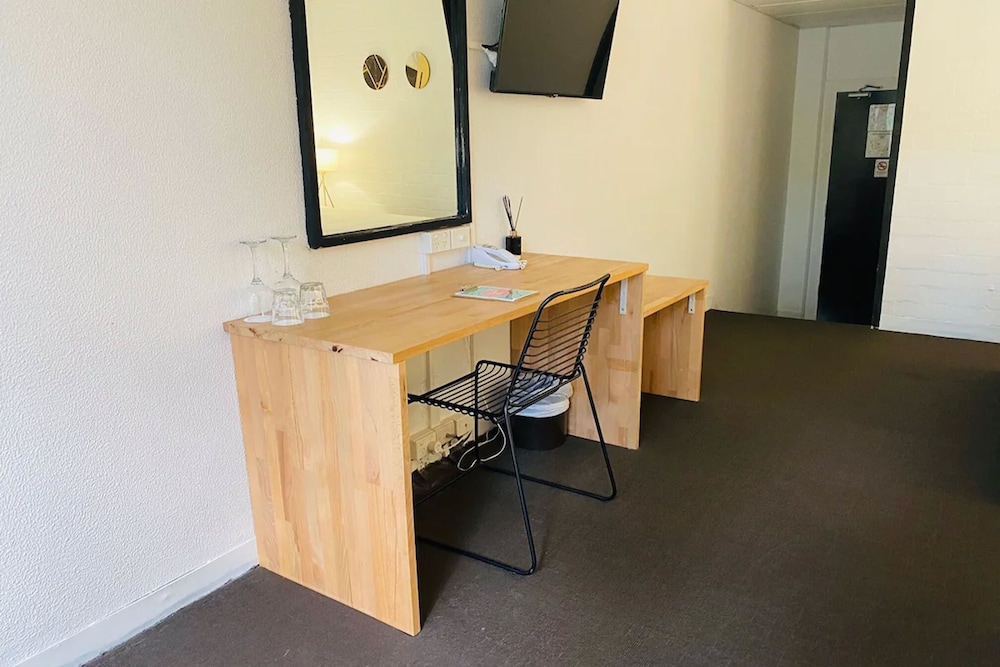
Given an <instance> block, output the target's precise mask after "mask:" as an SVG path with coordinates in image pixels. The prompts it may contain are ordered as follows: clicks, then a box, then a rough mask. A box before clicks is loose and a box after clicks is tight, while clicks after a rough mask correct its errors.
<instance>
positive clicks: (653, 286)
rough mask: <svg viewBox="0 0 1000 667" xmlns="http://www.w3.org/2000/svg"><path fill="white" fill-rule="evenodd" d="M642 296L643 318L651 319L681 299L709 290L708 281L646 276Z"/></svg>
mask: <svg viewBox="0 0 1000 667" xmlns="http://www.w3.org/2000/svg"><path fill="white" fill-rule="evenodd" d="M644 285H645V287H644V289H643V294H642V316H643V317H649V316H650V315H652V314H653V313H656V312H658V311H661V310H663V309H664V308H665V307H667V306H670V305H672V304H675V303H677V302H678V301H680V300H681V299H686V298H687V297H689V296H691V295H693V294H697V293H698V292H700V291H702V290H704V289H707V288H708V281H707V280H698V279H695V278H668V277H665V276H651V275H648V274H647V275H646V278H645V282H644Z"/></svg>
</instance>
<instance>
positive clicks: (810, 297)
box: [803, 77, 899, 320]
mask: <svg viewBox="0 0 1000 667" xmlns="http://www.w3.org/2000/svg"><path fill="white" fill-rule="evenodd" d="M897 84H898V81H897V80H895V79H876V78H871V77H868V78H865V79H833V80H830V81H827V82H826V85H825V86H824V87H823V103H822V114H821V117H820V139H819V150H818V153H817V162H816V185H815V190H814V191H813V192H814V194H813V209H812V217H811V219H810V222H809V255H808V257H807V258H806V289H805V294H804V295H803V296H804V299H805V300H804V303H803V317H804V318H805V319H807V320H815V319H816V315H817V311H818V310H819V280H820V276H821V274H822V270H823V239H824V237H825V235H826V207H827V204H828V203H829V195H830V167H831V164H830V160H831V158H832V157H833V126H834V123H835V122H836V117H837V96H838V95H839V94H840V93H855V92H857V91H858V90H859V89H860V88H861V87H862V86H866V85H873V86H882V87H883V88H885V89H889V90H897V91H898V87H897ZM896 97H897V100H898V99H899V93H898V92H897V93H896ZM897 108H898V107H897ZM883 222H884V221H883ZM880 258H881V255H880ZM880 261H881V260H880ZM880 298H881V297H880V295H879V292H878V283H877V281H876V293H875V299H876V301H877V300H879V299H880Z"/></svg>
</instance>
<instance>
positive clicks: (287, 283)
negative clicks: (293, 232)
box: [271, 236, 302, 290]
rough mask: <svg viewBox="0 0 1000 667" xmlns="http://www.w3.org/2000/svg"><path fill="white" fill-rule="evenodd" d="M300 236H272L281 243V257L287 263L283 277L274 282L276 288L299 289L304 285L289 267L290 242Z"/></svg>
mask: <svg viewBox="0 0 1000 667" xmlns="http://www.w3.org/2000/svg"><path fill="white" fill-rule="evenodd" d="M296 238H298V237H297V236H272V237H271V240H272V241H277V242H278V243H280V244H281V257H282V260H283V261H284V264H285V273H284V274H283V275H282V276H281V279H280V280H278V282H276V283H275V284H274V288H275V289H294V290H297V289H299V287H300V286H301V285H302V283H301V282H299V281H298V280H297V279H296V278H295V276H293V275H292V271H291V269H289V268H288V242H289V241H291V240H292V239H296Z"/></svg>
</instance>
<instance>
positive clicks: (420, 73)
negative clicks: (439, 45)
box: [406, 51, 431, 90]
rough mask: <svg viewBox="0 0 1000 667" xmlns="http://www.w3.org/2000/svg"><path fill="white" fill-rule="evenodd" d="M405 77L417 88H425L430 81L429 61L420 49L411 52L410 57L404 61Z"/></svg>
mask: <svg viewBox="0 0 1000 667" xmlns="http://www.w3.org/2000/svg"><path fill="white" fill-rule="evenodd" d="M406 79H407V81H409V82H410V85H411V86H413V87H414V88H416V89H418V90H420V89H422V88H426V87H427V84H428V83H430V81H431V63H430V61H429V60H427V56H425V55H424V54H422V53H420V51H414V52H413V53H411V54H410V59H409V60H407V61H406Z"/></svg>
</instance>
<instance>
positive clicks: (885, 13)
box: [736, 0, 906, 28]
mask: <svg viewBox="0 0 1000 667" xmlns="http://www.w3.org/2000/svg"><path fill="white" fill-rule="evenodd" d="M736 1H737V2H740V3H742V4H744V5H747V6H748V7H753V8H754V9H756V10H758V11H760V12H763V13H764V14H767V15H768V16H773V17H774V18H776V19H778V20H779V21H783V22H785V23H790V24H791V25H794V26H798V27H800V28H824V27H832V26H840V25H860V24H862V23H884V22H888V21H902V20H903V17H904V14H905V12H906V0H736Z"/></svg>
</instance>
